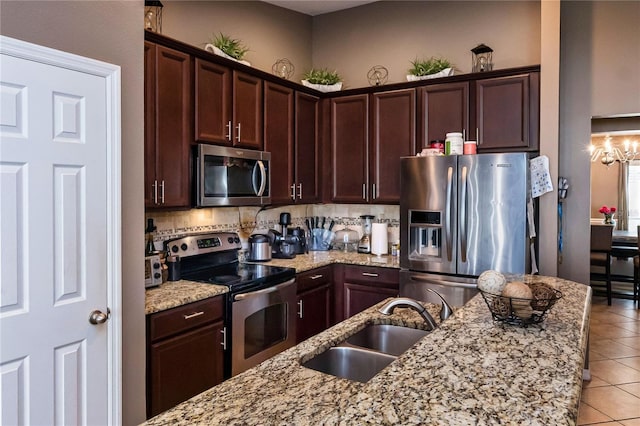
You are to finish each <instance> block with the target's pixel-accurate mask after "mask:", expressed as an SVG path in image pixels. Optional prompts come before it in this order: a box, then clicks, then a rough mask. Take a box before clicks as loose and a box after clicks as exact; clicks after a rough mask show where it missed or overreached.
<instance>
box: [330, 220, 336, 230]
mask: <svg viewBox="0 0 640 426" xmlns="http://www.w3.org/2000/svg"><path fill="white" fill-rule="evenodd" d="M335 224H336V223H335V222H334V221H333V219H331V222H329V231H331V230H333V225H335Z"/></svg>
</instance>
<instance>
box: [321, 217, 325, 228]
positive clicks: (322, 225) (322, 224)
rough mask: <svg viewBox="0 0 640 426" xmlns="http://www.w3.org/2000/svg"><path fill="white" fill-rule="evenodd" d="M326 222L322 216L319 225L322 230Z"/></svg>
mask: <svg viewBox="0 0 640 426" xmlns="http://www.w3.org/2000/svg"><path fill="white" fill-rule="evenodd" d="M326 220H327V218H326V217H324V216H322V223H321V224H320V228H324V223H325V221H326Z"/></svg>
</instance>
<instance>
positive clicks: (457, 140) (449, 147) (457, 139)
mask: <svg viewBox="0 0 640 426" xmlns="http://www.w3.org/2000/svg"><path fill="white" fill-rule="evenodd" d="M463 147H464V141H463V140H462V133H459V132H454V133H447V137H446V139H445V141H444V154H445V155H462V153H463Z"/></svg>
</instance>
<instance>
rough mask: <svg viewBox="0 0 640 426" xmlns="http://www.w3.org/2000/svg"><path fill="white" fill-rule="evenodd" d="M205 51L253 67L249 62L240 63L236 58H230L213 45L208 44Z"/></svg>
mask: <svg viewBox="0 0 640 426" xmlns="http://www.w3.org/2000/svg"><path fill="white" fill-rule="evenodd" d="M204 50H206V51H207V52H212V53H215V54H216V55H218V56H222V57H223V58H227V59H231V60H232V61H236V62H240V63H241V64H243V65H246V66H248V67H250V66H251V64H250V63H249V62H247V61H240V60H238V59H236V58H234V57H233V56H229V55H227V54H226V53H224V52H223V51H222V50H220V49H218V48H217V47H215V46H214V45H213V44H211V43H207V45H206V46H205V47H204Z"/></svg>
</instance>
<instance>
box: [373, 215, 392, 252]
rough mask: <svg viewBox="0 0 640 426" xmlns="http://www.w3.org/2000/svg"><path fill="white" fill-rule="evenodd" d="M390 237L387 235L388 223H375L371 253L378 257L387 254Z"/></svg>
mask: <svg viewBox="0 0 640 426" xmlns="http://www.w3.org/2000/svg"><path fill="white" fill-rule="evenodd" d="M388 238H389V237H388V235H387V224H386V223H374V224H372V227H371V253H373V254H377V255H378V256H380V255H382V254H387V253H388V250H389V247H388Z"/></svg>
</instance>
